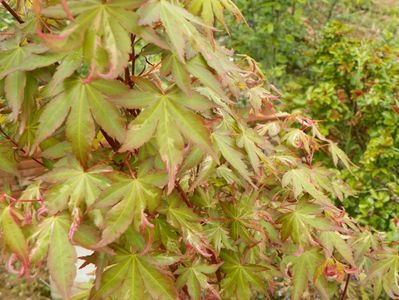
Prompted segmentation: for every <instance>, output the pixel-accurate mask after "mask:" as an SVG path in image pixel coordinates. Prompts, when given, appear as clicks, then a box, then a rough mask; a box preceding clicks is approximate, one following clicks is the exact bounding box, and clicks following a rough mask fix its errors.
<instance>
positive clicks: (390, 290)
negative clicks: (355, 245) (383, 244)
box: [366, 250, 399, 299]
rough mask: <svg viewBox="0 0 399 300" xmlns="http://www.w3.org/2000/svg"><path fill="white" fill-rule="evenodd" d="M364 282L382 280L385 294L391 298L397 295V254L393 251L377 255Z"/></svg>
mask: <svg viewBox="0 0 399 300" xmlns="http://www.w3.org/2000/svg"><path fill="white" fill-rule="evenodd" d="M367 273H368V274H367V277H366V282H372V280H375V281H378V280H382V286H383V288H384V290H385V292H386V293H387V294H388V295H389V296H390V297H392V299H393V298H395V297H396V296H397V295H398V294H399V285H398V276H399V254H398V253H397V251H395V250H388V251H387V252H386V253H378V254H377V260H376V261H375V262H374V263H373V264H372V265H371V267H370V269H369V270H368V272H367Z"/></svg>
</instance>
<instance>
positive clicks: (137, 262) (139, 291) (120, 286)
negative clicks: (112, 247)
mask: <svg viewBox="0 0 399 300" xmlns="http://www.w3.org/2000/svg"><path fill="white" fill-rule="evenodd" d="M114 261H115V263H114V264H112V265H111V266H109V267H108V268H107V269H106V271H105V272H104V274H103V276H102V280H101V285H100V288H99V289H98V290H97V291H95V290H92V296H91V297H90V299H93V300H95V299H104V297H106V296H108V295H110V294H113V295H114V296H116V297H117V298H118V297H119V298H120V297H122V298H121V299H123V298H125V297H127V299H137V300H139V299H150V298H152V299H160V300H174V299H177V298H178V294H177V290H176V288H175V287H174V285H173V280H172V279H171V277H170V276H169V275H167V273H166V271H165V270H162V269H161V268H160V267H158V266H156V264H155V263H154V260H153V259H152V258H151V257H146V256H138V255H135V254H121V255H118V256H116V257H115V258H114Z"/></svg>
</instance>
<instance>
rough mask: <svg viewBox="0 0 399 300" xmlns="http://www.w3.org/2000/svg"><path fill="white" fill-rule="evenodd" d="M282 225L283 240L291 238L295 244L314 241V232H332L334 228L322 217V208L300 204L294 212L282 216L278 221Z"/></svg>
mask: <svg viewBox="0 0 399 300" xmlns="http://www.w3.org/2000/svg"><path fill="white" fill-rule="evenodd" d="M277 222H278V223H280V224H281V226H282V227H281V238H282V240H283V241H284V240H286V239H287V238H288V237H291V238H292V240H293V241H294V242H295V243H304V242H309V241H312V240H313V238H312V230H313V229H320V230H331V229H333V226H332V225H331V224H330V223H329V222H328V221H327V220H326V219H325V218H323V217H322V215H321V209H320V207H318V206H316V205H313V204H309V203H300V204H298V205H297V206H296V207H295V208H294V209H293V211H292V212H288V213H286V214H283V215H282V216H280V217H279V218H278V220H277Z"/></svg>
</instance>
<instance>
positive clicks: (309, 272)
mask: <svg viewBox="0 0 399 300" xmlns="http://www.w3.org/2000/svg"><path fill="white" fill-rule="evenodd" d="M322 262H323V256H322V255H321V254H320V253H319V251H318V250H317V249H311V250H308V251H305V252H303V253H302V254H301V255H300V256H296V257H292V264H293V268H292V271H293V278H292V283H293V290H292V298H293V299H294V300H299V299H302V295H303V293H304V292H305V290H306V287H307V285H308V282H309V281H310V282H311V281H313V280H314V274H315V272H316V270H317V267H318V266H319V265H321V264H322Z"/></svg>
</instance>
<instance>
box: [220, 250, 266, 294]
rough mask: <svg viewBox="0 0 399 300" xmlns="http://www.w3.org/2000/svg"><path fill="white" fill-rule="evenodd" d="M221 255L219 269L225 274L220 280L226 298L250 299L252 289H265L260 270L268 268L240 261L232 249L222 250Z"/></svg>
mask: <svg viewBox="0 0 399 300" xmlns="http://www.w3.org/2000/svg"><path fill="white" fill-rule="evenodd" d="M221 257H222V259H223V265H222V266H221V270H222V271H223V272H224V273H225V274H226V277H225V278H224V279H223V280H222V288H223V295H224V296H225V297H226V299H231V298H237V299H243V300H250V299H251V296H252V295H253V294H254V293H253V292H254V291H262V290H265V282H264V279H263V278H262V272H263V271H266V270H267V269H268V268H267V267H266V266H262V265H260V264H245V263H242V262H241V261H240V257H239V255H238V253H236V252H233V251H222V253H221Z"/></svg>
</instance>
